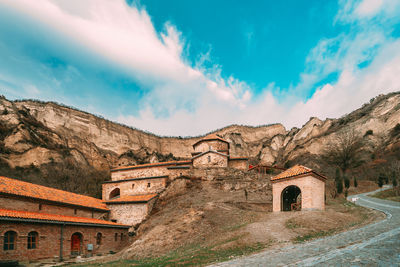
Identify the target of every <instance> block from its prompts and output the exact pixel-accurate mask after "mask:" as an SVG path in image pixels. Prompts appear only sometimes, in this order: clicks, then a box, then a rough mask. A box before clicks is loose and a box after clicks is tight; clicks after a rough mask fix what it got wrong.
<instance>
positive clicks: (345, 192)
mask: <svg viewBox="0 0 400 267" xmlns="http://www.w3.org/2000/svg"><path fill="white" fill-rule="evenodd" d="M348 195H349V192H348V191H347V189H346V190H345V191H344V197H347V196H348Z"/></svg>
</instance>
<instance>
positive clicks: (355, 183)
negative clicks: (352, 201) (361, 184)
mask: <svg viewBox="0 0 400 267" xmlns="http://www.w3.org/2000/svg"><path fill="white" fill-rule="evenodd" d="M353 184H354V187H357V186H358V183H357V178H356V177H354V180H353Z"/></svg>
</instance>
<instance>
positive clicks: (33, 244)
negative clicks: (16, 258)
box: [28, 232, 39, 249]
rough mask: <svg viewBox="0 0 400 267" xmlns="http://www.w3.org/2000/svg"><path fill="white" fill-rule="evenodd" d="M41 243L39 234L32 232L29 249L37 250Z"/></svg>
mask: <svg viewBox="0 0 400 267" xmlns="http://www.w3.org/2000/svg"><path fill="white" fill-rule="evenodd" d="M38 241H39V234H38V233H37V232H30V233H29V234H28V249H35V248H37V245H38Z"/></svg>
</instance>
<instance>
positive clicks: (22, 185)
mask: <svg viewBox="0 0 400 267" xmlns="http://www.w3.org/2000/svg"><path fill="white" fill-rule="evenodd" d="M0 193H5V194H11V195H17V196H23V197H30V198H36V199H43V200H48V201H54V202H59V203H66V204H70V205H76V206H82V207H88V208H95V209H100V210H108V209H107V206H106V205H105V204H104V203H103V202H102V200H101V199H97V198H94V197H89V196H84V195H79V194H75V193H71V192H67V191H63V190H59V189H55V188H51V187H46V186H42V185H37V184H32V183H28V182H23V181H20V180H16V179H11V178H7V177H3V176H0Z"/></svg>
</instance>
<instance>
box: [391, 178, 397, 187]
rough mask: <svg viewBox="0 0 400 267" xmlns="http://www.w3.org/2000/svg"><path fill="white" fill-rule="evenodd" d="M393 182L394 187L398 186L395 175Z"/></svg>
mask: <svg viewBox="0 0 400 267" xmlns="http://www.w3.org/2000/svg"><path fill="white" fill-rule="evenodd" d="M392 184H393V187H396V186H397V180H396V178H395V177H393V180H392Z"/></svg>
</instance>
